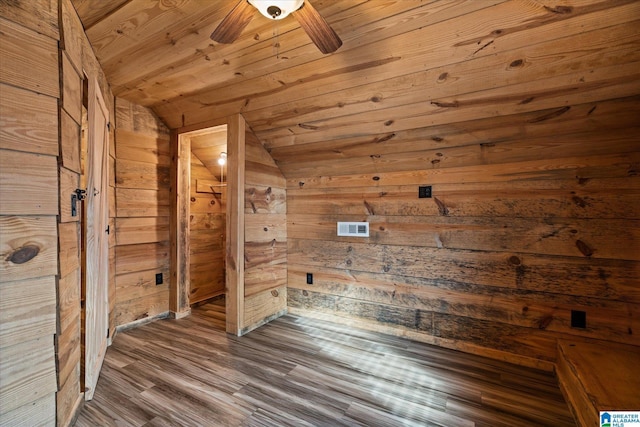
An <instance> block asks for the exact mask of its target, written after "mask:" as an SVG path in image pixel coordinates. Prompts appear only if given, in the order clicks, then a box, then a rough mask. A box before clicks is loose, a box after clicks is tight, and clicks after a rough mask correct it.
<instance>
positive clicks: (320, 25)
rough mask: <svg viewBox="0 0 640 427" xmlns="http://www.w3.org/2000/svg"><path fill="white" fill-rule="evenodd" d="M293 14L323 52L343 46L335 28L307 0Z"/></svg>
mask: <svg viewBox="0 0 640 427" xmlns="http://www.w3.org/2000/svg"><path fill="white" fill-rule="evenodd" d="M292 15H293V16H294V17H295V18H296V19H297V20H298V22H299V23H300V26H301V27H302V28H303V29H304V30H305V31H306V32H307V34H308V35H309V38H310V39H311V41H313V43H315V45H316V46H318V49H320V52H322V53H332V52H335V51H336V50H338V48H339V47H340V46H342V40H340V37H338V35H337V34H336V32H335V31H333V28H331V26H329V24H327V21H325V20H324V18H323V17H322V15H320V13H318V11H317V10H316V9H315V8H314V7H313V6H312V5H311V3H309V0H305V2H304V3H303V4H302V7H301V8H300V9H298V10H296V11H295V12H292Z"/></svg>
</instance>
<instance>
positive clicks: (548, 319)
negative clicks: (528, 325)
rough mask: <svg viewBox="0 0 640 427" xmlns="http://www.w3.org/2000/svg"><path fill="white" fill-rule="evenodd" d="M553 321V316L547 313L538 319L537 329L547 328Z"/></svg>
mask: <svg viewBox="0 0 640 427" xmlns="http://www.w3.org/2000/svg"><path fill="white" fill-rule="evenodd" d="M551 321H553V316H552V315H550V314H548V315H546V316H544V317H543V318H542V319H540V321H538V329H547V327H548V326H549V324H550V323H551Z"/></svg>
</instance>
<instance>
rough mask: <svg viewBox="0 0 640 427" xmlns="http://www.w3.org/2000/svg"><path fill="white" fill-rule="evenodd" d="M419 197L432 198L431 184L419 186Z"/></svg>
mask: <svg viewBox="0 0 640 427" xmlns="http://www.w3.org/2000/svg"><path fill="white" fill-rule="evenodd" d="M418 198H420V199H430V198H431V186H430V185H421V186H420V187H418Z"/></svg>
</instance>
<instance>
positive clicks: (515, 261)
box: [509, 255, 522, 265]
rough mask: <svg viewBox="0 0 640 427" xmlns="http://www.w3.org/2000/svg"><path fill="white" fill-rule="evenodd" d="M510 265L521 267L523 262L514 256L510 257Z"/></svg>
mask: <svg viewBox="0 0 640 427" xmlns="http://www.w3.org/2000/svg"><path fill="white" fill-rule="evenodd" d="M509 264H511V265H520V264H522V260H521V259H520V258H518V257H517V256H515V255H513V256H511V257H509Z"/></svg>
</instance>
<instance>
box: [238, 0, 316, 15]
mask: <svg viewBox="0 0 640 427" xmlns="http://www.w3.org/2000/svg"><path fill="white" fill-rule="evenodd" d="M248 1H249V3H251V4H252V5H253V6H254V7H255V8H256V9H258V11H260V13H261V14H263V15H264V16H266V17H267V18H269V19H283V18H285V17H287V16H288V15H289V14H290V13H291V12H295V11H296V10H298V9H300V8H301V7H302V4H303V3H304V0H248Z"/></svg>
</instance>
